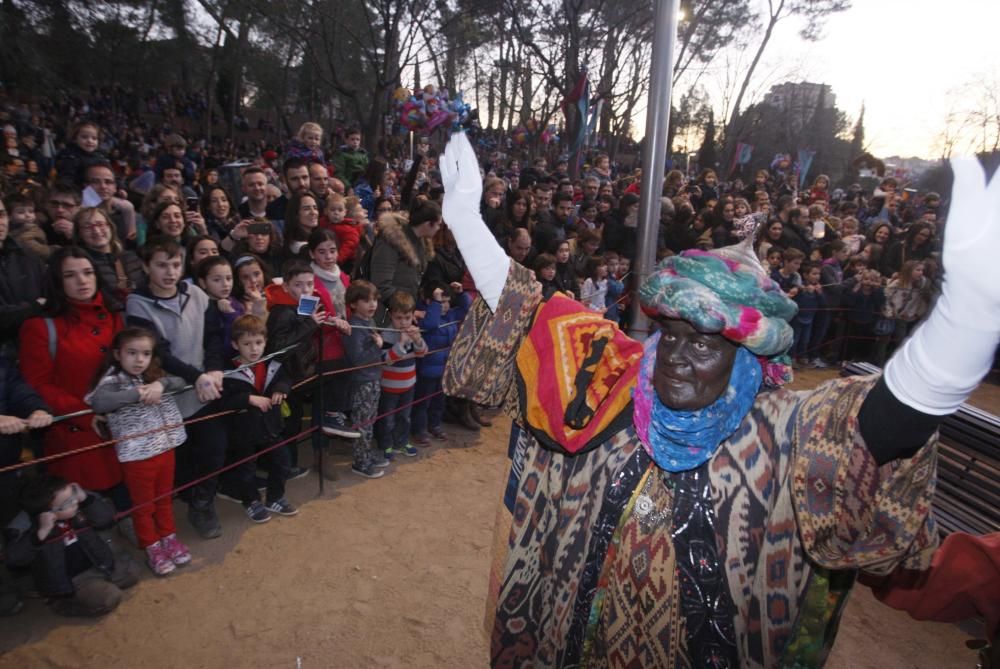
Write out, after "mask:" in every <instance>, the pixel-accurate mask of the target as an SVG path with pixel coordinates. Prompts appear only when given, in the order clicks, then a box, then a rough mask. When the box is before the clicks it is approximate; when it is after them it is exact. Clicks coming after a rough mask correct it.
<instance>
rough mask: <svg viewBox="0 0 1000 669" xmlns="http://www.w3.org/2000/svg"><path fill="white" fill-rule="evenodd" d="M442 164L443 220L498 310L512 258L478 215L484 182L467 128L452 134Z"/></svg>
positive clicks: (484, 293) (479, 285)
mask: <svg viewBox="0 0 1000 669" xmlns="http://www.w3.org/2000/svg"><path fill="white" fill-rule="evenodd" d="M439 167H440V169H441V183H442V184H443V185H444V204H443V206H442V207H441V213H442V214H443V216H444V222H445V223H447V224H448V229H449V230H451V234H452V235H454V237H455V242H456V243H457V244H458V248H459V250H460V251H461V252H462V258H464V259H465V264H466V265H467V266H468V268H469V273H470V274H471V275H472V278H473V280H474V281H475V282H476V289H477V290H478V291H479V294H480V295H482V297H483V299H484V300H485V301H486V304H488V305H489V306H490V309H492V310H493V311H496V308H497V304H499V303H500V293H502V292H503V287H504V284H505V283H506V282H507V271H508V270H509V269H510V262H511V261H510V258H509V257H508V256H507V254H506V253H504V250H503V249H502V248H500V245H499V244H497V242H496V239H494V237H493V233H491V232H490V229H489V228H488V227H487V226H486V222H485V221H483V218H482V216H480V215H479V200H480V199H481V198H482V194H483V182H482V178H481V177H480V176H479V161H478V160H476V152H475V151H474V150H473V149H472V145H471V144H469V140H468V138H467V137H466V136H465V133H464V132H458V133H455V134H454V135H452V136H451V139H450V140H449V141H448V146H447V147H445V150H444V155H442V156H441V158H440V161H439Z"/></svg>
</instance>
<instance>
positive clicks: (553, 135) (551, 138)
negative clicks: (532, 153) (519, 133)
mask: <svg viewBox="0 0 1000 669" xmlns="http://www.w3.org/2000/svg"><path fill="white" fill-rule="evenodd" d="M541 140H542V144H551V143H552V142H555V143H556V144H558V143H559V132H558V131H557V130H556V126H555V124H554V123H552V124H550V125H549V127H548V128H546V129H545V130H544V131H543V132H542V136H541Z"/></svg>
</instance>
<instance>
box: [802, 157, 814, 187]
mask: <svg viewBox="0 0 1000 669" xmlns="http://www.w3.org/2000/svg"><path fill="white" fill-rule="evenodd" d="M815 155H816V152H815V151H810V150H809V149H799V160H798V166H799V189H802V188H803V187H805V184H806V175H808V174H809V168H810V167H811V166H812V161H813V157H814V156H815Z"/></svg>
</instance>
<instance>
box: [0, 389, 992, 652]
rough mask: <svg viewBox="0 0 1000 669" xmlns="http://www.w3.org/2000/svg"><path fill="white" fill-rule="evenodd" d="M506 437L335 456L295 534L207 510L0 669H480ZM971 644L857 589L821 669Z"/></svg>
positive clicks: (302, 490)
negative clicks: (82, 611) (158, 558)
mask: <svg viewBox="0 0 1000 669" xmlns="http://www.w3.org/2000/svg"><path fill="white" fill-rule="evenodd" d="M831 375H832V373H830V372H826V373H823V374H822V375H820V374H818V373H815V372H813V373H807V374H804V375H803V377H804V378H803V379H802V380H801V381H799V383H800V384H802V385H803V386H808V385H810V384H811V383H815V381H816V380H817V379H818V378H821V377H828V376H831ZM984 392H985V393H986V394H985V395H982V393H981V394H980V400H981V401H978V402H977V404H980V405H981V406H983V407H984V408H988V409H991V410H994V411H996V410H997V409H998V408H1000V392H998V389H997V388H996V387H991V388H988V389H986V390H985V391H984ZM508 429H509V421H506V420H504V419H503V418H502V417H500V418H497V419H496V420H495V425H494V427H492V428H489V429H484V430H483V431H482V433H481V434H479V435H475V434H473V433H471V432H468V431H466V430H462V429H460V428H456V427H452V428H451V430H450V431H451V434H452V440H451V441H450V442H449V443H446V444H444V445H441V446H435V447H433V448H430V449H426V450H422V451H421V453H420V455H419V456H418V457H417V458H412V459H410V458H403V459H402V460H403V461H402V462H398V463H396V464H394V465H392V467H391V468H390V469H389V470H388V475H387V476H385V477H383V478H382V479H378V480H374V481H369V480H363V479H360V478H358V477H356V476H354V475H352V474H350V473H349V471H348V469H349V464H350V463H349V458H348V457H347V454H346V451H345V452H344V454H343V455H338V456H337V457H336V459H335V462H336V470H337V472H338V475H339V479H338V480H336V481H334V482H327V483H326V492H325V494H323V495H319V494H318V478H317V476H315V475H313V476H310V477H307V478H303V479H300V480H297V481H294V482H292V483H291V484H290V485H289V497H290V498H291V499H292V501H293V502H295V503H296V504H298V505H300V509H301V512H300V514H299V515H298V516H297V517H294V518H277V517H276V518H274V519H272V520H271V521H270V522H269V523H267V524H265V525H260V526H257V525H254V526H251V523H250V522H249V521H248V520H247V519H246V518H245V516H244V515H243V513H242V509H241V508H240V507H238V506H236V505H232V504H228V503H226V502H219V510H220V513H221V515H222V521H223V527H224V535H223V537H222V538H221V539H217V540H214V541H209V542H203V541H199V540H197V539H195V538H194V537H193V536H192V532H191V530H190V529H189V528H188V527H187V525H186V523H185V522H183V521H181V522H179V525H180V526H181V527H182V529H181V534H182V538H183V539H185V540H188V541H189V543H190V546H191V548H192V552H193V553H194V556H195V559H194V562H193V564H191V565H190V566H188V567H185V568H184V569H183V570H179V571H178V572H175V574H174V575H172V576H170V577H167V578H164V579H156V578H155V577H153V576H152V575H150V574H149V572H148V570H145V571H144V574H145V575H144V577H143V580H142V581H141V582H140V583H139V585H138V586H136V587H135V588H133V590H132V591H131V593H130V594H129V595H128V597H127V599H126V601H124V602H123V603H122V605H121V606H120V607H119V608H118V610H117V611H115V612H114V613H112V614H111V615H108V616H106V617H104V618H103V619H101V620H98V621H73V620H67V619H62V618H57V617H55V616H53V615H51V614H50V613H49V612H48V610H47V609H46V607H45V605H44V604H43V603H42V601H41V600H38V599H34V600H28V603H27V604H28V605H27V607H26V608H25V610H24V611H23V612H22V613H21V614H20V615H18V616H17V617H15V618H10V619H4V620H3V624H2V626H0V652H2V653H4V654H3V655H0V668H7V667H10V668H12V669H15V668H16V669H35V668H59V669H64V668H65V669H70V668H73V669H76V668H90V667H95V668H97V667H100V668H102V669H103V668H112V667H123V668H130V669H131V668H141V669H160V668H161V667H162V668H164V669H167V668H174V667H186V668H191V669H194V668H206V669H216V668H227V669H243V668H261V669H263V668H268V669H270V668H287V669H326V668H338V669H339V668H351V669H353V668H368V667H373V668H378V669H395V668H400V669H402V668H404V667H405V668H414V669H416V668H426V669H440V668H444V667H463V668H465V667H485V666H487V664H488V642H487V639H486V636H485V634H484V632H483V631H482V623H481V621H482V618H483V602H484V600H485V597H486V581H487V573H488V565H489V561H490V549H491V540H492V530H493V518H494V513H495V510H496V504H497V500H498V499H499V496H500V491H501V489H502V486H503V484H504V481H505V477H506V471H507V470H506V445H507V434H508ZM307 451H308V449H306V448H303V457H304V458H307V457H309V456H308V454H307ZM177 511H178V518H183V511H182V506H181V505H178V506H177ZM133 555H135V556H136V558H137V559H138V555H139V554H138V551H135V550H133ZM968 638H971V637H970V636H969V635H968V634H967V633H965V632H963V631H962V630H960V629H959V628H957V627H955V626H952V625H944V624H936V623H921V622H916V621H913V620H911V619H910V618H909V617H908V616H906V615H905V614H902V613H898V612H896V611H893V610H891V609H889V608H887V607H885V606H883V605H881V604H880V603H879V602H877V601H876V600H875V599H874V598H873V597H872V596H871V595H870V594H868V591H867V590H865V589H863V588H858V589H857V591H856V592H855V593H854V595H853V596H852V599H851V601H850V603H849V605H848V607H847V611H846V614H845V616H844V621H843V624H842V626H841V632H840V636H839V638H838V642H837V646H836V648H835V649H834V653H833V656H832V658H831V659H830V661H829V662H828V664H827V666H828V667H831V668H834V669H841V668H850V669H869V668H870V669H876V668H878V669H885V668H891V669H896V668H915V669H916V668H919V669H925V668H926V669H948V668H952V667H954V668H956V669H965V668H968V667H973V666H975V660H974V655H973V654H972V652H971V651H968V650H966V648H965V645H964V643H965V640H966V639H968Z"/></svg>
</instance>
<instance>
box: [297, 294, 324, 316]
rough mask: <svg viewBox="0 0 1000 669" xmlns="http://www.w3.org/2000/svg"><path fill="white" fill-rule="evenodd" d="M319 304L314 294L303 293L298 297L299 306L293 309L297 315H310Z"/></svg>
mask: <svg viewBox="0 0 1000 669" xmlns="http://www.w3.org/2000/svg"><path fill="white" fill-rule="evenodd" d="M318 306H319V298H318V297H316V296H315V295H303V296H302V297H300V298H299V308H298V309H297V310H296V311H295V313H297V314H298V315H299V316H312V315H313V313H314V312H315V311H316V308H317V307H318Z"/></svg>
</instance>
